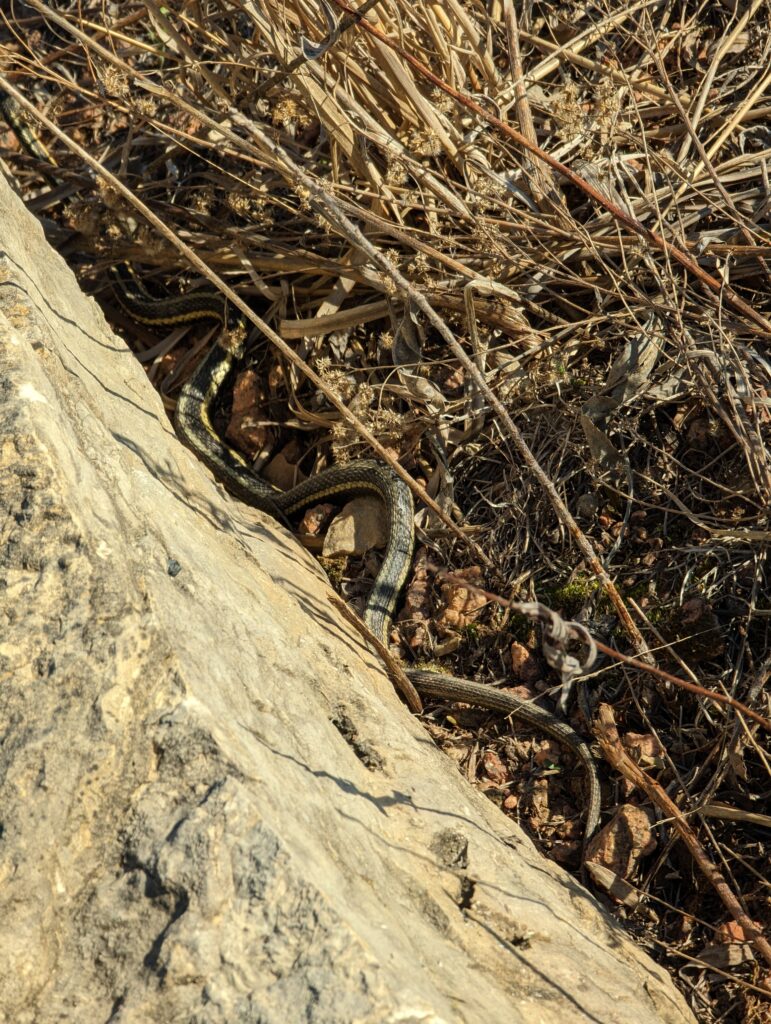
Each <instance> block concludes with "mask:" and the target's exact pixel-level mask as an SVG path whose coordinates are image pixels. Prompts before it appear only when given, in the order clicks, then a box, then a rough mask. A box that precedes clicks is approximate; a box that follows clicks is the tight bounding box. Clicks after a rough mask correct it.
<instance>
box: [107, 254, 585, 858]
mask: <svg viewBox="0 0 771 1024" xmlns="http://www.w3.org/2000/svg"><path fill="white" fill-rule="evenodd" d="M113 273H114V277H115V281H114V283H115V291H116V295H117V297H118V300H119V301H120V303H121V305H122V306H123V307H124V308H125V309H126V311H127V312H128V313H129V314H130V315H131V316H132V317H133V318H134V319H135V320H139V321H140V322H142V323H146V324H150V325H153V324H156V325H161V324H174V323H182V322H185V321H190V320H201V319H210V320H217V321H219V322H221V323H222V324H223V325H224V324H225V308H224V304H223V301H222V297H221V296H220V294H219V293H218V292H190V293H188V294H187V295H184V296H179V297H176V298H170V299H161V300H155V299H151V298H150V297H148V295H147V293H146V292H145V291H144V290H143V289H141V286H139V285H138V283H137V282H135V281H134V279H133V277H131V276H130V275H129V273H128V270H127V268H125V267H124V268H120V267H116V268H115V269H114V271H113ZM227 335H228V332H227V331H223V332H221V334H220V337H219V339H218V341H217V342H216V343H215V344H214V345H213V346H212V348H211V350H210V351H209V353H208V354H207V356H206V357H205V359H204V360H203V361H202V362H201V363H200V365H199V366H198V367H197V369H196V370H195V372H194V373H193V375H192V376H191V377H190V379H189V381H188V382H187V383H186V384H185V386H184V387H183V388H182V391H181V393H180V396H179V400H178V402H177V410H176V428H177V431H178V433H179V435H180V437H181V438H182V440H183V441H184V443H185V444H186V445H187V446H188V447H189V448H190V449H191V450H192V451H193V452H195V454H196V455H197V456H198V457H199V458H200V459H201V461H202V462H204V463H205V464H206V465H207V466H209V468H210V469H211V470H212V472H213V473H214V474H215V476H217V477H218V478H219V479H220V480H222V482H223V483H224V484H225V485H226V486H227V488H228V490H230V491H231V492H232V493H233V494H234V495H235V496H236V497H237V498H240V499H241V500H243V501H245V502H246V503H247V504H250V505H253V506H255V507H256V508H258V509H261V510H262V511H263V512H266V513H268V515H271V516H274V517H276V518H278V519H282V520H283V519H286V518H288V517H289V516H291V515H293V514H294V513H296V512H299V511H300V510H302V509H303V508H306V507H308V506H309V505H312V504H316V503H317V502H319V501H322V500H324V499H326V498H338V499H339V498H342V497H344V496H350V495H355V494H376V495H377V496H378V497H379V498H380V499H381V500H382V501H383V504H384V506H385V510H386V515H387V518H388V524H389V537H388V544H387V547H386V551H385V555H384V558H383V562H382V565H381V567H380V571H379V573H378V575H377V579H376V580H375V583H374V585H373V587H372V591H371V593H370V597H369V599H368V601H367V605H366V608H365V611H364V621H365V622H366V624H367V625H368V626H369V628H370V629H371V630H372V632H373V633H374V634H375V636H376V637H378V639H379V640H380V641H381V642H382V643H383V644H384V645H386V646H387V645H388V642H389V634H390V629H391V622H392V618H393V613H394V609H395V607H396V602H397V600H398V597H399V593H400V591H401V589H402V586H403V585H404V583H405V581H406V578H407V574H408V572H409V569H410V564H411V559H412V549H413V544H414V532H413V519H414V509H413V501H412V493H411V491H410V489H409V488H408V487H407V485H406V484H405V483H404V482H403V481H402V480H401V479H400V478H399V477H398V476H396V474H395V473H394V472H393V471H392V470H391V469H390V468H388V467H387V466H384V465H382V464H381V463H379V462H375V461H372V460H369V459H360V460H358V461H356V462H354V463H351V464H350V465H345V466H335V467H333V468H331V469H327V470H324V471H323V472H321V473H317V474H316V475H314V476H312V477H310V478H308V479H307V480H305V481H303V482H302V483H300V484H298V485H297V486H296V487H293V488H292V489H291V490H288V491H279V490H277V489H276V488H274V487H272V486H271V485H270V484H268V483H266V482H265V481H264V480H261V479H260V477H259V476H257V475H256V474H255V473H254V472H253V470H252V469H251V467H250V466H249V465H248V463H247V462H246V461H245V460H244V458H243V457H242V456H241V455H240V454H239V453H238V452H237V451H236V450H235V449H233V448H230V447H229V446H228V445H227V444H226V443H225V442H224V441H223V439H222V438H221V437H220V436H219V434H218V433H217V430H216V428H215V425H214V419H213V410H214V408H215V406H216V403H217V400H218V396H219V394H220V392H221V391H222V389H223V386H224V384H225V381H226V379H227V377H228V375H229V374H230V371H231V370H232V368H233V366H234V364H235V363H236V361H237V360H238V359H239V358H240V354H241V353H240V348H241V346H240V345H239V344H229V343H228V341H227ZM406 674H407V676H408V677H409V679H410V680H411V682H412V683H413V685H414V686H415V688H416V689H417V691H418V693H420V694H421V695H422V696H426V697H435V698H439V699H441V700H448V701H453V702H461V703H465V704H473V705H475V706H477V707H482V708H485V709H487V710H490V711H498V712H502V713H503V714H505V715H513V716H515V717H516V718H518V719H520V720H522V721H524V722H527V723H528V725H531V726H533V727H534V728H535V729H537V730H541V731H543V732H545V733H548V734H549V735H550V736H552V737H554V739H556V740H557V741H558V742H559V743H561V744H563V745H565V746H566V747H568V748H569V749H570V750H571V751H572V752H573V754H574V755H575V756H576V757H577V758H578V759H579V760H580V761H581V763H582V764H583V766H584V768H585V770H586V774H587V778H588V784H589V794H588V800H587V805H586V825H585V829H584V842H586V840H587V839H588V838H589V837H590V836H591V835H592V834H593V832H594V831H595V830H596V828H597V826H598V824H599V819H600V783H599V778H598V775H597V767H596V765H595V762H594V759H593V757H592V754H591V752H590V750H589V747H588V746H587V744H586V743H585V742H584V741H583V740H582V739H581V737H580V736H579V735H578V733H577V732H575V730H573V729H572V728H571V727H570V726H569V725H568V724H567V723H566V722H564V721H563V720H562V719H560V718H557V717H556V716H555V715H553V714H552V713H551V712H549V711H546V710H545V709H544V708H541V707H539V706H538V705H536V704H533V703H531V702H530V701H526V700H521V699H520V698H518V697H515V696H514V695H512V694H510V693H503V692H502V691H500V690H496V689H494V688H493V687H491V686H487V685H483V684H481V683H473V682H470V681H469V680H466V679H459V678H457V677H455V676H449V675H444V674H442V673H435V672H426V671H423V670H420V669H407V670H406Z"/></svg>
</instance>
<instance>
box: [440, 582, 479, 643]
mask: <svg viewBox="0 0 771 1024" xmlns="http://www.w3.org/2000/svg"><path fill="white" fill-rule="evenodd" d="M455 575H456V576H460V577H462V578H463V579H466V580H468V581H469V583H473V584H475V585H476V586H478V587H481V586H482V585H483V582H484V580H483V576H482V569H481V567H480V566H478V565H472V566H471V567H469V568H468V569H462V570H460V571H458V572H456V573H455ZM442 604H443V607H442V609H441V611H440V612H439V614H438V615H437V618H436V626H437V629H438V630H439V632H440V633H449V632H451V631H458V630H461V629H465V627H466V626H468V625H469V624H470V623H472V622H475V621H476V619H477V617H478V615H479V612H480V611H481V610H482V608H484V607H485V605H486V604H487V598H486V597H485V596H484V595H483V594H479V593H477V592H476V591H473V590H468V589H467V588H466V587H464V586H461V585H460V584H458V583H443V584H442Z"/></svg>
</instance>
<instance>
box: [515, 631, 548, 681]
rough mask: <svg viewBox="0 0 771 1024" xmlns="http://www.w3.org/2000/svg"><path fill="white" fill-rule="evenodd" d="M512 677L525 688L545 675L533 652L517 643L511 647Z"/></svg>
mask: <svg viewBox="0 0 771 1024" xmlns="http://www.w3.org/2000/svg"><path fill="white" fill-rule="evenodd" d="M510 651H511V676H512V679H516V680H518V681H519V682H521V683H523V684H524V685H525V686H532V684H533V683H536V682H538V680H539V679H540V678H541V676H542V675H543V669H542V668H541V664H540V662H539V661H538V658H536V657H535V655H534V654H533V652H532V651H529V650H528V649H527V647H525V645H524V644H520V643H517V642H516V641H515V642H514V643H513V644H512V645H511V649H510Z"/></svg>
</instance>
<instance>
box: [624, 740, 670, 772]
mask: <svg viewBox="0 0 771 1024" xmlns="http://www.w3.org/2000/svg"><path fill="white" fill-rule="evenodd" d="M621 742H622V743H623V744H624V746H625V747H626V749H627V750H628V751H629V753H630V754H631V756H632V757H633V758H634V759H635V761H636V762H637V764H639V765H640V767H642V768H650V767H651V766H656V767H658V766H660V765H661V763H662V759H663V757H664V747H663V745H662V744H661V742H660V741H659V740H658V739H657V738H656V737H655V736H653V735H652V734H651V733H645V734H643V733H636V732H628V733H626V734H625V735H624V736H623V737H622V740H621Z"/></svg>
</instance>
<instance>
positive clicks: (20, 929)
mask: <svg viewBox="0 0 771 1024" xmlns="http://www.w3.org/2000/svg"><path fill="white" fill-rule="evenodd" d="M0 389H1V391H2V402H1V403H0V417H1V418H2V426H1V428H0V444H1V445H2V449H1V455H0V494H1V495H2V520H1V521H2V531H1V533H0V629H1V630H2V632H1V633H0V681H1V683H2V685H1V687H0V728H1V729H2V748H1V749H0V763H1V764H2V792H1V798H0V821H1V825H2V831H1V834H0V879H1V881H2V884H1V885H0V915H1V919H2V922H3V926H2V929H0V1020H2V1021H8V1022H13V1024H26V1022H29V1024H32V1022H35V1024H47V1022H53V1021H58V1022H61V1021H78V1022H92V1021H93V1022H98V1021H116V1022H121V1024H129V1022H131V1024H134V1022H136V1024H139V1022H143V1024H144V1022H148V1021H153V1022H155V1024H165V1022H180V1024H182V1022H185V1024H187V1022H198V1024H204V1022H206V1024H209V1022H212V1024H213V1022H222V1024H225V1022H227V1024H235V1022H242V1021H243V1022H254V1024H257V1022H259V1024H293V1022H301V1021H302V1022H313V1024H326V1022H329V1024H333V1022H334V1024H340V1022H348V1021H350V1022H353V1021H356V1022H383V1021H394V1022H396V1021H399V1022H409V1021H414V1022H418V1021H421V1022H425V1021H434V1022H440V1021H446V1022H477V1021H478V1022H486V1024H490V1022H497V1021H506V1022H518V1021H523V1022H536V1021H537V1022H539V1024H551V1022H559V1024H566V1022H567V1021H590V1020H599V1021H603V1022H611V1021H614V1022H625V1021H630V1022H632V1021H634V1022H635V1024H638V1022H640V1021H645V1022H658V1021H661V1022H664V1021H666V1022H672V1024H675V1022H678V1024H680V1022H685V1021H690V1020H691V1019H692V1018H691V1017H690V1015H689V1013H688V1010H687V1008H686V1007H685V1005H684V1003H683V1001H682V1000H681V998H680V997H679V996H678V995H677V993H676V992H675V991H674V990H673V988H672V986H671V985H670V983H669V980H668V978H667V977H666V975H665V974H664V973H663V972H662V971H661V970H660V969H659V968H657V967H656V966H655V965H653V964H652V963H651V962H650V961H648V959H647V958H646V957H645V956H644V955H643V954H642V953H641V952H640V951H639V950H637V949H636V948H635V947H634V946H633V945H632V943H631V942H630V941H628V939H627V938H626V936H625V935H624V933H623V932H622V931H621V930H620V929H619V928H617V927H616V926H615V925H614V924H613V923H612V922H611V921H610V920H609V919H608V918H607V917H606V916H604V914H603V913H602V911H601V910H600V908H599V907H598V905H597V904H596V903H595V902H594V901H593V899H592V898H591V897H590V896H589V895H588V894H587V893H586V892H584V890H583V889H581V887H580V886H578V885H577V884H576V883H575V882H574V881H572V880H571V879H570V878H568V877H567V876H566V875H565V874H563V873H562V872H561V871H560V870H559V869H558V868H556V867H554V866H553V865H551V864H548V863H547V862H545V861H543V860H542V859H541V858H540V857H539V856H538V855H537V853H536V852H535V851H534V849H533V847H532V845H531V844H530V843H529V842H528V841H527V840H526V839H525V838H524V837H523V836H522V835H521V834H520V833H519V832H518V831H517V830H516V828H515V827H514V826H513V825H512V824H511V823H510V822H509V821H507V820H506V819H505V818H504V817H503V816H501V815H500V814H499V813H498V811H497V810H496V809H495V808H494V807H492V806H491V805H490V804H489V803H488V802H487V801H486V800H485V799H484V798H483V797H481V796H479V795H477V794H476V793H474V792H473V791H472V790H471V789H470V788H469V787H468V785H467V784H466V783H465V782H464V780H463V779H462V778H461V777H460V776H459V775H458V773H457V772H456V771H455V770H454V769H453V767H452V765H451V764H450V763H449V762H448V761H447V760H446V759H445V758H444V757H443V755H442V754H441V753H440V752H438V751H437V750H436V749H435V748H434V747H433V746H432V744H431V743H430V742H429V740H428V739H427V737H426V735H425V734H424V732H423V731H422V729H421V727H420V725H419V724H418V723H417V722H415V721H413V720H412V719H411V717H410V716H409V714H408V713H407V711H406V710H405V709H404V708H403V707H402V706H401V704H400V703H399V701H398V699H397V698H396V697H395V696H394V694H393V693H392V691H391V687H390V684H389V683H388V681H387V679H386V677H385V676H384V674H383V673H382V671H381V670H380V667H379V665H378V663H377V661H376V659H375V658H374V656H373V655H371V654H370V653H369V652H368V651H367V650H366V649H365V648H364V647H363V645H362V642H361V640H360V639H359V638H358V636H357V635H355V634H354V633H353V632H352V630H351V629H350V627H348V626H347V625H346V624H345V623H344V622H341V621H340V617H339V615H338V614H336V613H335V611H334V610H333V609H332V608H331V606H330V604H329V603H328V600H327V594H328V589H327V585H326V583H325V581H324V579H323V576H322V574H321V572H320V570H319V569H318V568H317V566H316V565H315V564H314V563H313V562H312V561H311V560H310V559H309V557H307V556H306V555H305V554H304V553H303V551H301V549H300V548H299V547H298V546H297V545H296V544H295V543H294V541H293V539H292V538H291V536H290V535H289V534H288V533H287V532H285V531H284V530H283V529H282V528H281V527H280V526H279V525H277V524H276V523H274V522H272V521H270V520H269V519H266V518H265V517H264V516H262V515H261V514H259V513H257V512H255V511H254V510H251V509H248V508H246V507H245V506H243V505H240V504H239V503H237V502H235V501H233V500H231V499H230V498H228V497H227V495H225V494H224V493H223V491H222V489H221V488H220V487H219V485H217V484H216V483H215V482H214V481H213V480H212V478H211V476H210V475H209V474H208V472H207V471H206V470H205V469H204V468H203V467H202V466H201V465H200V464H199V463H197V462H196V460H195V459H194V458H193V456H192V455H191V454H189V453H188V452H187V451H186V450H185V449H184V448H182V446H181V445H180V444H179V443H178V442H177V440H176V438H175V435H174V432H173V429H172V427H171V426H170V424H169V421H168V419H167V417H166V415H165V413H164V410H163V407H162V404H161V401H160V399H159V397H158V395H157V394H156V393H155V391H154V390H153V389H152V387H151V386H150V384H149V383H148V382H147V380H146V377H145V373H144V371H143V370H142V368H141V367H140V366H139V364H138V363H137V361H136V360H135V358H134V357H133V355H132V354H131V353H130V352H129V351H128V349H127V348H126V346H125V345H124V343H123V342H122V341H121V340H120V339H118V338H116V337H115V336H114V335H113V334H112V333H111V332H110V330H109V329H108V328H107V327H106V325H105V322H104V319H103V317H102V315H101V313H100V311H99V310H98V308H97V306H96V304H95V303H94V302H93V301H92V300H91V299H88V298H86V297H84V296H83V295H82V294H81V293H80V291H79V289H78V287H77V284H76V282H75V279H74V278H73V276H72V274H71V273H70V271H69V270H68V269H67V267H66V266H65V265H64V263H63V262H62V260H61V259H60V258H59V257H58V256H57V255H56V254H54V253H53V252H52V251H51V250H50V249H49V248H48V246H47V245H46V243H45V241H44V238H43V235H42V232H41V230H40V228H39V227H38V225H37V223H36V222H35V221H34V219H33V218H31V217H30V216H29V215H28V214H27V212H26V211H25V210H24V208H23V207H22V205H21V203H20V202H19V201H18V200H17V198H16V196H15V195H14V194H13V193H12V192H11V190H10V188H9V187H8V184H7V183H6V182H5V181H4V180H2V179H0Z"/></svg>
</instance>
